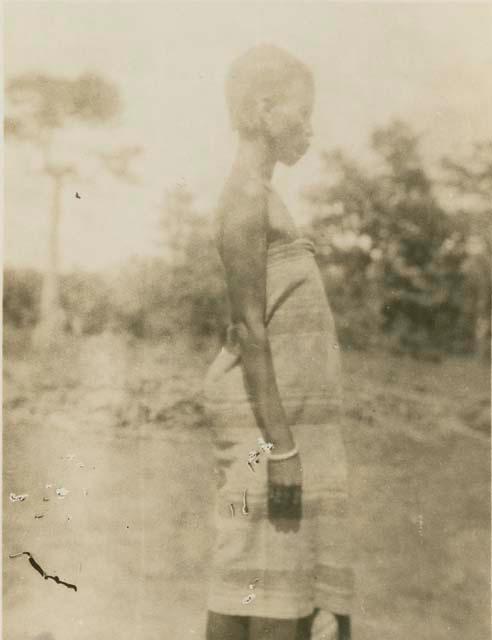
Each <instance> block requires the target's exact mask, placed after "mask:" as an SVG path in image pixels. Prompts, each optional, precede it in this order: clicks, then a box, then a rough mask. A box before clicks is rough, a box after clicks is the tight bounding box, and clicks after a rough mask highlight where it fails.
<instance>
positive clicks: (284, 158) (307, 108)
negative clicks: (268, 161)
mask: <svg viewBox="0 0 492 640" xmlns="http://www.w3.org/2000/svg"><path fill="white" fill-rule="evenodd" d="M313 104H314V91H313V87H312V85H311V84H310V83H309V82H308V81H307V80H298V81H296V82H295V83H293V84H292V86H291V88H290V89H289V91H288V93H287V95H286V97H285V98H284V100H282V102H281V103H280V104H278V105H276V106H274V107H273V108H272V109H271V110H270V111H269V112H268V114H267V115H266V116H265V124H266V133H267V137H268V138H269V143H270V146H271V149H272V152H273V154H274V156H275V159H276V160H277V161H278V162H282V163H283V164H286V165H288V166H291V165H294V164H295V163H296V162H298V161H299V160H300V159H301V158H302V156H303V155H304V154H305V153H306V151H307V150H308V148H309V143H310V139H311V136H312V135H313V131H312V128H311V116H312V112H313Z"/></svg>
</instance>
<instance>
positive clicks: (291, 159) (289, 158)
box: [280, 147, 308, 167]
mask: <svg viewBox="0 0 492 640" xmlns="http://www.w3.org/2000/svg"><path fill="white" fill-rule="evenodd" d="M307 150H308V147H306V148H305V149H297V150H296V151H293V152H292V153H289V155H285V156H284V157H283V158H280V162H281V163H282V164H285V165H287V166H288V167H292V166H293V165H295V164H297V163H298V162H299V160H301V159H302V158H303V157H304V156H305V155H306V152H307Z"/></svg>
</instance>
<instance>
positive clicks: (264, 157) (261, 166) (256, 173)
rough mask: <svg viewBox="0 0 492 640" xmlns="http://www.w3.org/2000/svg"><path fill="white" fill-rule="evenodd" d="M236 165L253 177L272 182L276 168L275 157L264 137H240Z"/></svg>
mask: <svg viewBox="0 0 492 640" xmlns="http://www.w3.org/2000/svg"><path fill="white" fill-rule="evenodd" d="M234 165H235V167H237V168H238V169H240V170H241V171H242V172H244V173H247V174H249V175H251V177H253V178H256V179H259V180H262V181H265V182H270V181H271V179H272V176H273V170H274V168H275V159H274V158H273V155H272V152H271V149H270V148H269V146H268V144H267V142H266V141H265V139H264V138H262V137H257V138H252V139H249V138H242V137H240V138H239V144H238V148H237V153H236V159H235V161H234Z"/></svg>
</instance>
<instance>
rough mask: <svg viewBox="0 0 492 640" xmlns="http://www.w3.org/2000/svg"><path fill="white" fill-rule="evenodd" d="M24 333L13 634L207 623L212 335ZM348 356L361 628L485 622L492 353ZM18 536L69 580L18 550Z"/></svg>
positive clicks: (384, 631)
mask: <svg viewBox="0 0 492 640" xmlns="http://www.w3.org/2000/svg"><path fill="white" fill-rule="evenodd" d="M28 344H29V343H28V338H27V337H19V336H16V337H15V339H13V338H12V336H11V335H8V336H7V337H6V340H5V359H4V425H3V518H4V520H3V523H4V525H3V591H4V593H3V607H4V620H3V625H4V629H3V637H4V638H5V640H35V639H36V640H68V639H70V640H86V639H89V638H90V639H91V640H92V639H95V640H106V639H110V638H118V640H135V639H138V640H154V639H155V640H158V639H159V640H160V639H167V638H177V639H179V640H187V639H190V640H192V639H194V638H197V639H198V638H203V630H204V621H205V589H206V578H207V567H208V562H209V557H210V555H209V552H210V548H211V544H212V540H213V529H212V522H211V505H212V504H213V499H214V498H213V495H214V494H213V483H214V470H213V464H212V461H211V458H210V453H209V447H208V443H209V436H208V433H207V428H206V423H205V421H204V420H203V416H202V412H201V407H200V395H199V394H200V384H201V380H202V377H203V373H204V370H205V368H206V366H207V364H208V362H210V359H211V358H212V357H213V348H212V349H208V350H203V351H198V350H196V349H195V350H193V349H191V348H190V347H189V346H184V345H182V344H179V345H178V344H174V343H173V342H172V341H167V342H163V343H161V344H159V345H156V344H150V343H144V342H137V341H131V340H128V339H126V338H123V337H121V336H115V335H104V336H94V337H91V338H85V339H83V340H73V341H71V340H67V341H65V342H64V343H63V345H60V346H59V347H58V348H56V349H55V348H54V349H51V350H50V351H49V352H48V353H47V354H45V355H44V356H41V355H39V354H38V355H36V356H35V355H34V354H33V352H32V350H30V349H29V347H28ZM344 362H345V390H346V392H345V396H346V409H347V410H346V419H345V439H346V444H347V450H348V457H349V462H350V467H351V491H352V494H353V506H352V520H353V529H354V541H355V552H354V564H355V568H356V572H357V587H358V597H357V603H356V609H355V613H354V617H353V618H354V638H355V640H384V639H388V640H395V639H398V640H415V639H417V640H444V639H446V640H465V639H466V640H468V639H470V640H487V639H488V638H489V637H490V631H489V622H490V615H489V606H490V592H489V569H490V555H489V548H490V440H489V436H490V404H489V402H490V377H489V375H490V374H489V372H490V369H489V367H488V365H486V364H483V363H480V362H477V361H476V360H473V359H471V358H470V359H448V360H445V361H443V362H441V363H431V362H422V361H416V360H412V359H405V358H397V357H395V356H389V355H388V356H387V355H381V354H374V353H360V352H359V353H357V352H354V353H351V352H348V353H346V354H345V358H344ZM57 488H64V489H67V490H68V491H69V493H68V494H67V495H66V496H65V497H58V496H57V495H56V489H57ZM10 493H15V494H28V497H27V498H26V499H25V500H24V501H22V502H20V501H19V502H11V500H10V499H9V494H10ZM46 498H48V500H45V499H46ZM35 516H38V517H35ZM39 516H42V517H39ZM21 551H29V552H30V553H31V554H32V555H33V557H34V559H35V560H36V562H37V563H38V564H39V565H41V567H42V568H43V569H44V570H45V571H46V572H47V573H48V574H50V575H58V576H59V577H60V579H61V580H64V581H66V582H68V583H72V584H75V585H76V586H77V591H76V592H75V591H74V590H72V589H68V588H66V587H65V586H63V585H61V584H56V583H55V582H54V581H52V580H43V578H42V576H41V575H39V573H37V572H36V571H35V570H34V569H33V568H32V566H30V565H29V561H28V558H27V557H26V556H21V557H18V558H14V559H11V558H9V554H15V553H18V552H21Z"/></svg>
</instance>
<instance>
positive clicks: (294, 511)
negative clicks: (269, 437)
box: [268, 454, 302, 531]
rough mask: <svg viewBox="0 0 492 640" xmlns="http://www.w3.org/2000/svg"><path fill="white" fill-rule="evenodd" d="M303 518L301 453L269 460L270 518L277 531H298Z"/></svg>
mask: <svg viewBox="0 0 492 640" xmlns="http://www.w3.org/2000/svg"><path fill="white" fill-rule="evenodd" d="M301 518H302V467H301V459H300V456H299V454H297V455H296V456H294V457H293V458H289V459H288V460H279V461H274V460H269V461H268V519H269V520H270V522H272V523H273V524H274V526H275V528H276V529H277V531H298V530H299V526H300V521H301Z"/></svg>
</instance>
